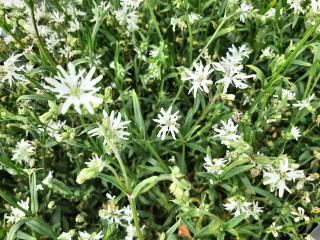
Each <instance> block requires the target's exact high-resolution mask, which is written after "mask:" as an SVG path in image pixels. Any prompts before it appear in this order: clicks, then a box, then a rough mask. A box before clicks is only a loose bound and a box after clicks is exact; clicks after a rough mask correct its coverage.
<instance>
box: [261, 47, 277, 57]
mask: <svg viewBox="0 0 320 240" xmlns="http://www.w3.org/2000/svg"><path fill="white" fill-rule="evenodd" d="M275 56H276V54H275V53H274V51H273V49H272V48H270V47H266V48H265V49H262V54H261V55H260V59H263V58H267V59H272V58H274V57H275Z"/></svg>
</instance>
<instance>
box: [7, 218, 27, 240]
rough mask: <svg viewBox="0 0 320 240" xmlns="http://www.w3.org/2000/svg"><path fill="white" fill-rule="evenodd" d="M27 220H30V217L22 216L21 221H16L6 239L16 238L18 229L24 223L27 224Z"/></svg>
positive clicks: (12, 239)
mask: <svg viewBox="0 0 320 240" xmlns="http://www.w3.org/2000/svg"><path fill="white" fill-rule="evenodd" d="M27 221H29V219H28V218H22V219H20V221H18V222H16V223H15V224H14V225H13V226H12V227H11V228H10V231H9V233H8V235H7V238H6V240H14V239H15V238H16V233H17V231H18V230H19V229H20V228H21V227H22V225H23V224H25V223H26V222H27Z"/></svg>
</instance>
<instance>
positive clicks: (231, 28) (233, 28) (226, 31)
mask: <svg viewBox="0 0 320 240" xmlns="http://www.w3.org/2000/svg"><path fill="white" fill-rule="evenodd" d="M233 30H235V27H234V26H231V27H226V28H223V29H221V30H220V31H219V32H218V33H217V34H216V36H215V37H214V38H213V39H217V38H219V37H221V36H223V35H225V34H228V33H230V32H232V31H233Z"/></svg>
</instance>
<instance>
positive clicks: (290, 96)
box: [281, 89, 296, 101]
mask: <svg viewBox="0 0 320 240" xmlns="http://www.w3.org/2000/svg"><path fill="white" fill-rule="evenodd" d="M281 98H282V99H287V100H290V101H291V100H294V99H295V98H296V94H295V93H294V92H292V91H290V90H288V89H282V92H281Z"/></svg>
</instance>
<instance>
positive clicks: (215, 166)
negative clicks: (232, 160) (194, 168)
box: [203, 155, 229, 175]
mask: <svg viewBox="0 0 320 240" xmlns="http://www.w3.org/2000/svg"><path fill="white" fill-rule="evenodd" d="M204 161H205V163H204V164H203V166H204V168H205V169H206V170H207V172H208V173H212V174H216V175H220V174H221V173H222V172H223V169H224V168H225V167H226V165H227V164H228V162H229V161H228V160H226V159H224V158H216V159H211V157H210V156H208V155H207V156H206V157H205V158H204Z"/></svg>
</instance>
